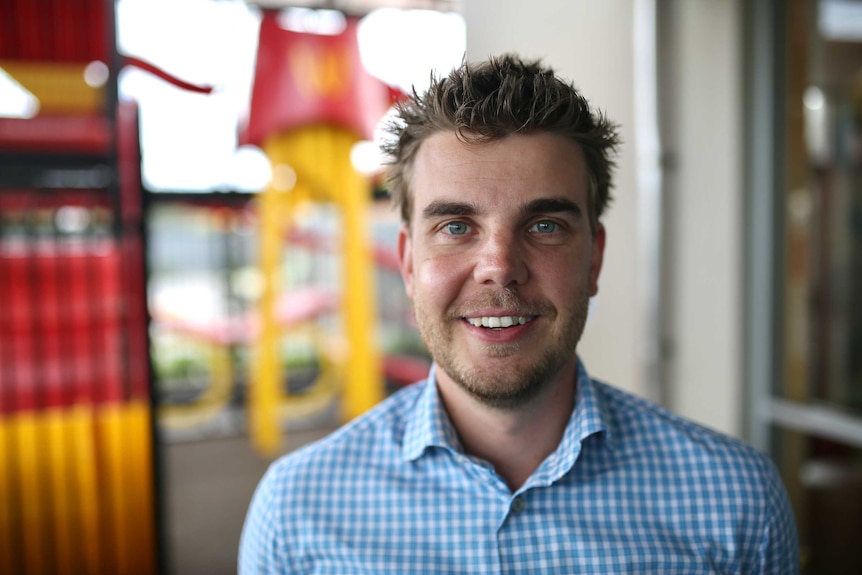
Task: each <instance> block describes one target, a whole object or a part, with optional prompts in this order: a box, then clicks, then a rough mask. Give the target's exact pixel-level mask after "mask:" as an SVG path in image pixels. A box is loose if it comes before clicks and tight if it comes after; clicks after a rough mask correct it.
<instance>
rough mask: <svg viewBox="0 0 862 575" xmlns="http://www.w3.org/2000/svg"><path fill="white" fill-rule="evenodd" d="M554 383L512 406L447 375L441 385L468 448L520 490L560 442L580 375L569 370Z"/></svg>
mask: <svg viewBox="0 0 862 575" xmlns="http://www.w3.org/2000/svg"><path fill="white" fill-rule="evenodd" d="M557 380H558V381H556V382H555V383H554V385H552V386H549V389H547V390H546V391H545V392H544V393H542V394H540V395H539V396H538V397H536V398H534V399H533V401H531V402H530V403H529V404H527V405H524V406H520V407H517V408H513V409H501V408H496V407H491V406H488V405H485V404H484V403H482V402H480V401H479V400H477V399H476V398H474V397H473V396H472V395H470V394H469V393H468V392H466V391H465V390H464V389H463V388H461V387H460V386H458V385H457V384H455V383H454V382H452V381H451V380H450V379H449V378H448V377H447V376H445V374H442V373H438V385H437V387H438V389H439V391H440V397H441V399H442V400H443V404H444V406H445V407H446V411H447V412H448V414H449V418H450V420H451V421H452V424H453V425H454V427H455V430H456V431H457V432H458V436H459V438H460V439H461V444H462V445H463V446H464V450H465V451H466V452H467V453H468V454H470V455H474V456H476V457H479V458H481V459H484V460H486V461H488V462H489V463H491V464H492V465H493V466H494V469H495V470H496V472H497V473H498V474H499V475H500V476H501V477H503V479H504V480H505V481H506V483H507V484H508V486H509V489H511V490H512V492H515V491H517V490H518V489H519V488H520V487H521V486H522V485H523V484H524V483H525V482H526V481H527V479H528V478H529V477H530V475H532V473H533V472H534V471H535V470H536V469H537V468H538V467H539V465H541V463H542V462H543V461H544V460H545V458H547V457H548V455H550V454H551V453H553V452H554V450H555V449H556V448H557V446H558V445H559V443H560V440H561V439H562V437H563V433H564V432H565V430H566V425H567V424H568V421H569V419H570V417H571V414H572V409H573V408H574V404H575V385H574V380H575V375H574V372H573V371H572V370H569V369H567V370H564V375H563V376H562V377H558V378H557Z"/></svg>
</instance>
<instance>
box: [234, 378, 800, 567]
mask: <svg viewBox="0 0 862 575" xmlns="http://www.w3.org/2000/svg"><path fill="white" fill-rule="evenodd" d="M433 381H434V371H433V369H432V372H431V374H430V375H429V379H428V381H426V382H424V383H420V384H417V385H414V386H411V387H408V388H407V389H404V390H402V391H400V392H398V393H397V394H394V395H393V396H391V397H390V398H389V399H387V400H386V401H385V402H383V403H382V404H380V405H379V406H378V407H377V408H375V409H373V410H372V411H370V412H368V413H367V414H366V415H364V416H362V417H360V418H358V419H356V420H354V421H353V422H351V423H349V424H348V425H346V426H345V427H343V428H342V429H340V430H339V431H336V432H335V433H334V434H332V435H330V436H329V437H327V438H325V439H323V440H321V441H319V442H317V443H316V444H313V445H310V446H308V447H305V448H303V449H302V450H300V451H297V452H295V453H293V454H290V455H288V456H286V457H284V458H282V459H280V460H279V461H277V462H275V463H274V464H273V465H272V466H271V468H270V469H269V471H268V472H267V473H266V475H265V476H264V478H263V479H262V481H261V483H260V485H259V486H258V489H257V491H256V493H255V496H254V499H253V501H252V504H251V506H250V508H249V512H248V516H247V518H246V523H245V527H244V530H243V535H242V541H241V543H240V555H239V571H240V573H241V574H243V575H251V574H253V573H254V574H256V573H271V574H276V573H279V574H286V573H291V574H292V573H320V574H324V573H338V574H342V575H343V574H355V573H365V574H375V575H380V574H387V573H391V574H399V575H403V574H424V573H427V574H432V573H433V574H435V575H436V574H441V573H482V574H489V573H494V574H496V573H500V574H503V573H505V574H509V573H588V574H591V573H595V574H599V573H600V574H602V575H608V574H616V573H657V574H659V573H660V574H663V575H672V574H684V575H692V574H698V573H737V574H743V573H744V574H751V573H773V574H782V575H786V574H790V573H797V571H798V568H797V566H798V564H799V557H798V554H799V552H798V544H797V536H796V527H795V524H794V521H793V516H792V514H791V510H790V507H789V505H788V500H787V496H786V493H785V491H784V488H783V486H782V484H781V482H780V480H779V478H778V475H777V473H776V471H775V469H774V467H773V466H772V464H771V463H770V462H769V460H768V459H767V458H766V457H765V456H764V455H762V454H760V453H758V452H756V451H754V450H753V449H752V448H750V447H748V446H746V445H744V444H743V443H740V442H738V441H736V440H733V439H730V438H727V437H725V436H723V435H720V434H718V433H715V432H713V431H710V430H707V429H704V428H702V427H699V426H697V425H695V424H693V423H690V422H688V421H685V420H683V419H681V418H679V417H677V416H675V415H673V414H670V413H668V412H667V411H664V410H663V409H661V408H659V407H657V406H655V405H653V404H651V403H649V402H646V401H644V400H642V399H639V398H636V397H634V396H632V395H629V394H626V393H624V392H622V391H620V390H617V389H615V388H612V387H610V386H607V385H605V384H602V383H599V382H596V381H591V380H590V379H589V377H588V376H587V374H586V372H585V371H584V368H583V366H582V365H581V364H580V362H579V364H578V381H577V385H578V389H577V398H576V407H575V409H574V411H573V413H572V417H571V420H570V421H569V424H568V427H567V429H566V431H565V435H564V437H563V439H562V441H561V442H560V445H559V447H558V449H557V450H556V451H555V452H554V453H553V454H551V455H550V456H549V457H548V458H547V459H546V460H545V461H544V463H542V465H541V466H540V467H539V468H538V469H537V470H536V471H535V472H534V473H533V475H532V476H531V477H530V478H529V479H528V481H527V482H526V483H525V484H524V485H523V486H522V487H521V488H520V489H519V490H518V491H517V492H515V493H512V492H511V491H510V490H509V488H508V487H507V486H506V483H505V482H504V481H503V479H502V478H501V477H500V476H498V475H497V474H496V473H495V472H494V470H493V468H491V466H490V465H489V464H488V463H486V462H484V461H481V460H478V459H476V458H473V457H470V456H467V455H465V454H464V453H463V451H462V449H461V446H460V443H459V441H458V437H457V435H456V433H455V431H454V429H453V428H452V425H451V423H450V422H449V420H448V417H447V416H446V413H445V411H444V410H443V408H442V406H441V403H440V399H439V397H438V394H437V390H436V387H435V385H434V384H433Z"/></svg>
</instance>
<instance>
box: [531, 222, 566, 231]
mask: <svg viewBox="0 0 862 575" xmlns="http://www.w3.org/2000/svg"><path fill="white" fill-rule="evenodd" d="M557 228H559V226H558V225H557V224H556V223H555V222H549V221H548V220H542V221H541V222H536V223H535V224H533V225H532V226H530V231H531V232H536V233H540V234H552V233H554V232H555V231H557Z"/></svg>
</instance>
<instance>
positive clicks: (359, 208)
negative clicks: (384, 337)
mask: <svg viewBox="0 0 862 575" xmlns="http://www.w3.org/2000/svg"><path fill="white" fill-rule="evenodd" d="M345 135H346V134H342V137H341V138H340V139H339V153H338V156H337V157H338V159H339V160H340V166H339V169H338V171H337V172H336V173H337V174H338V176H339V177H338V188H339V197H340V203H341V207H342V209H343V212H344V231H343V236H342V245H343V252H344V285H343V286H342V290H343V297H344V315H345V318H344V319H345V327H346V331H347V339H348V342H349V344H350V358H349V360H348V369H347V377H348V379H347V384H346V386H345V390H344V402H343V405H342V411H343V415H344V417H345V418H346V419H352V418H354V417H356V416H357V415H359V414H361V413H362V412H364V411H366V410H367V409H369V408H371V407H373V406H374V405H376V404H377V403H379V402H380V401H381V400H382V399H383V395H384V393H383V383H382V377H381V370H380V357H379V351H378V347H377V309H376V307H377V306H376V292H375V286H374V276H373V273H372V271H373V268H372V259H371V246H370V241H369V236H370V230H369V228H368V221H367V216H368V207H369V203H370V189H369V186H368V183H367V182H366V180H365V179H364V178H363V177H362V176H361V175H360V174H358V173H357V172H356V170H354V169H353V167H352V165H351V163H350V148H351V145H352V144H353V140H352V139H351V138H345V137H344V136H345Z"/></svg>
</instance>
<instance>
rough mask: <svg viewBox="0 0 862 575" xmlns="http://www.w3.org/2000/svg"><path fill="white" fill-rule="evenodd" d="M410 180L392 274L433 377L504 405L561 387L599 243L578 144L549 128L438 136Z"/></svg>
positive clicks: (591, 286)
mask: <svg viewBox="0 0 862 575" xmlns="http://www.w3.org/2000/svg"><path fill="white" fill-rule="evenodd" d="M410 185H411V189H412V191H413V210H412V217H411V225H410V228H407V227H406V226H404V227H402V229H401V231H400V233H399V238H398V250H399V257H400V260H401V272H402V275H403V277H404V281H405V284H406V287H407V293H408V295H409V296H410V298H411V299H412V300H413V304H414V307H415V310H416V320H417V323H418V325H419V330H420V332H421V333H422V337H423V339H424V340H425V343H426V345H427V346H428V349H429V351H430V352H431V355H432V356H433V357H434V360H435V361H436V362H437V364H438V365H439V367H440V372H442V373H440V372H438V377H439V382H438V383H440V385H451V384H453V383H454V384H455V385H457V386H459V387H460V388H461V389H463V390H466V391H467V392H468V393H469V394H470V395H472V396H473V397H474V398H476V399H478V400H480V401H482V402H483V403H485V404H488V405H492V406H495V407H500V408H509V409H510V408H514V407H518V406H520V405H523V404H525V403H526V402H528V401H529V400H530V399H532V398H533V397H535V396H536V395H538V394H539V393H540V392H541V391H542V390H544V389H547V388H549V387H550V386H552V385H554V384H559V385H566V384H569V383H570V382H571V376H572V374H573V373H574V363H575V353H574V352H575V346H576V345H577V342H578V340H579V339H580V336H581V332H582V331H583V327H584V323H585V322H586V316H587V306H588V302H589V298H590V296H591V295H594V294H595V293H596V292H597V289H598V287H597V280H598V276H599V271H600V269H601V264H602V253H603V250H604V229H603V228H602V227H601V226H599V228H598V229H597V230H596V233H595V235H593V234H592V232H591V230H590V225H589V217H588V213H587V209H588V206H587V198H588V189H587V172H586V166H585V163H584V159H583V155H582V153H581V150H580V148H579V146H578V145H577V144H575V143H574V142H571V141H569V140H567V139H565V138H563V137H561V136H556V135H552V134H534V135H527V136H524V135H513V136H508V137H506V138H504V139H503V140H499V141H495V142H491V143H487V144H470V145H468V144H464V143H462V142H460V141H459V140H458V139H457V138H456V136H455V135H454V134H453V133H448V132H446V133H438V134H435V135H433V136H432V137H430V138H429V139H428V140H427V141H426V142H424V143H423V144H422V146H421V148H420V149H419V152H418V154H417V156H416V160H415V165H414V167H413V175H412V178H411V182H410Z"/></svg>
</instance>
